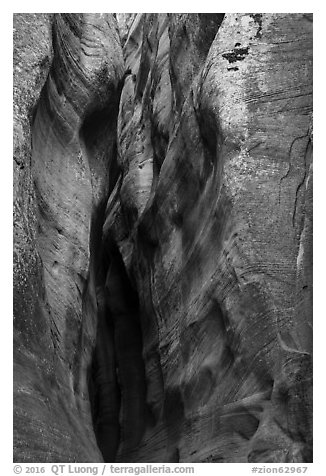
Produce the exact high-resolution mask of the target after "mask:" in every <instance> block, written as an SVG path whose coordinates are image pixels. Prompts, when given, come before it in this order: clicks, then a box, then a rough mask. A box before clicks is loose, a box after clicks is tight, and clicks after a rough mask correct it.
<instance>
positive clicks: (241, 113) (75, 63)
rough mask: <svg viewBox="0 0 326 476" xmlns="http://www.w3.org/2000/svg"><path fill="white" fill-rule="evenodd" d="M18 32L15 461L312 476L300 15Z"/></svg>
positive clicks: (33, 25)
mask: <svg viewBox="0 0 326 476" xmlns="http://www.w3.org/2000/svg"><path fill="white" fill-rule="evenodd" d="M14 26H15V36H14V42H15V45H16V50H15V62H14V73H15V76H14V86H15V95H14V99H15V103H14V105H15V130H14V139H15V143H14V147H15V148H14V159H15V162H14V165H15V167H16V169H15V174H14V177H15V179H14V193H15V196H14V199H15V210H16V215H15V231H16V234H15V261H14V265H15V269H14V273H15V274H14V276H15V281H14V282H15V291H16V294H15V374H14V375H15V400H14V402H15V406H14V416H15V420H14V427H15V432H14V434H15V442H14V448H15V455H14V457H15V460H16V461H81V462H82V461H102V460H104V461H118V462H127V461H130V462H226V463H227V462H309V461H312V394H311V392H312V362H311V359H312V322H311V321H312V16H311V15H308V14H257V13H255V14H137V15H136V14H127V15H121V14H120V15H117V19H116V17H115V16H114V15H110V14H55V15H53V16H49V15H41V14H34V15H27V14H17V15H15V18H14ZM119 26H120V32H119ZM33 65H34V67H33ZM22 73H23V74H22Z"/></svg>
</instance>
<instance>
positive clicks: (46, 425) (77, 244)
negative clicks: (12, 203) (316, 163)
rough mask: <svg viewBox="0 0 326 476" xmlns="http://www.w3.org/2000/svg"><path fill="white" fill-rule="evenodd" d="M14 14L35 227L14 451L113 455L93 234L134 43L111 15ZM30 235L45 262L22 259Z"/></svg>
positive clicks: (19, 308)
mask: <svg viewBox="0 0 326 476" xmlns="http://www.w3.org/2000/svg"><path fill="white" fill-rule="evenodd" d="M14 19H15V20H14V21H15V34H16V37H17V39H16V38H15V44H16V46H17V54H16V59H17V63H16V70H15V71H17V74H16V76H15V79H16V80H15V91H17V94H16V95H15V97H16V98H17V99H16V104H15V111H16V110H17V111H18V115H17V119H16V117H15V119H16V120H15V132H16V131H18V132H17V133H16V134H15V145H16V144H17V145H16V147H15V153H16V155H17V156H18V158H19V159H18V160H19V161H20V162H21V163H22V164H23V165H25V168H24V171H23V172H24V173H25V174H26V176H27V177H28V179H26V181H25V182H23V183H22V185H20V188H19V189H18V192H17V199H16V203H17V204H18V205H17V207H18V206H19V207H20V208H19V211H21V213H22V214H23V218H22V219H21V221H23V220H24V222H23V223H26V227H27V231H26V232H25V230H23V229H22V226H21V227H20V228H19V229H18V232H17V235H16V239H15V248H16V249H18V252H17V256H18V265H16V267H15V272H16V273H17V282H18V285H17V286H16V289H17V294H16V296H15V305H16V308H15V329H16V332H15V336H16V339H17V342H16V343H15V351H16V354H17V355H16V358H15V365H16V367H15V383H16V386H15V409H14V416H15V424H14V426H15V443H14V446H15V455H14V458H15V460H17V461H18V460H19V461H101V453H100V451H99V450H98V448H97V445H96V442H95V437H94V432H93V426H92V420H91V415H90V405H89V396H88V384H87V376H88V371H87V368H88V367H89V365H90V362H91V353H92V349H93V348H94V341H95V335H96V322H97V319H96V315H97V303H96V289H95V286H96V283H95V278H94V262H95V261H96V257H95V255H96V243H93V246H91V244H90V243H91V242H95V241H96V234H97V233H96V221H97V219H98V218H97V217H98V215H99V214H101V213H103V212H101V207H102V208H103V206H104V205H105V202H106V200H107V196H108V194H109V190H110V179H111V178H112V177H114V174H115V173H116V172H115V170H114V167H115V165H114V164H115V162H116V160H115V155H116V145H115V144H116V132H115V128H116V126H115V124H116V117H117V107H118V98H119V93H118V85H119V81H120V79H121V77H122V75H123V59H122V50H121V46H120V42H119V38H118V33H117V27H116V24H115V21H114V19H113V17H111V16H110V15H93V14H85V15H82V14H81V15H70V14H66V15H65V14H62V15H55V16H54V17H53V18H51V17H47V16H44V15H39V14H35V15H15V17H14ZM50 22H51V24H50ZM51 28H52V37H51ZM26 35H27V38H26ZM21 45H24V48H22V47H21ZM52 51H53V59H52V61H51V57H50V55H52ZM50 65H51V67H50ZM46 77H47V78H46ZM45 79H46V82H45ZM41 83H42V84H41ZM44 83H45V84H44ZM43 85H44V87H43V89H42V86H43ZM41 89H42V92H41ZM36 102H37V105H36ZM35 106H37V107H35ZM32 107H34V113H33V114H29V116H27V112H31V109H32ZM28 119H29V120H30V122H28ZM21 129H22V130H23V133H24V134H25V135H22V134H20V130H21ZM31 131H32V134H31ZM19 134H20V135H19ZM31 135H32V151H31V145H30V140H31ZM16 151H17V152H16ZM23 161H24V162H23ZM16 163H18V162H17V160H16ZM20 167H21V166H20ZM19 173H22V172H19ZM27 180H28V181H27ZM29 190H32V191H31V192H29ZM28 192H29V193H28ZM30 209H32V210H33V215H32V213H31V212H30ZM34 214H35V215H36V217H35V219H34ZM19 224H20V221H18V220H17V219H16V220H15V225H16V227H18V226H19ZM26 235H27V237H28V238H29V239H30V240H33V241H31V244H30V245H29V246H30V248H31V249H32V252H33V254H32V253H31V256H35V258H34V261H35V263H36V264H35V265H34V268H33V269H31V268H30V267H28V268H27V266H31V265H29V261H31V258H28V259H27V258H25V256H24V255H23V256H22V257H21V254H22V252H20V249H21V248H22V249H23V252H25V253H26V254H28V253H29V249H30V248H28V247H27V244H26V245H25V243H23V244H22V245H21V242H22V240H23V239H24V238H25V236H26ZM26 240H27V239H26ZM92 249H93V250H92ZM19 252H20V255H19V254H18V253H19ZM20 263H22V266H21V267H20V266H19V264H20ZM23 266H24V267H25V268H23ZM26 283H27V284H28V285H29V287H27V284H26ZM24 284H25V287H24V288H23V289H22V286H23V285H24Z"/></svg>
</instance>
